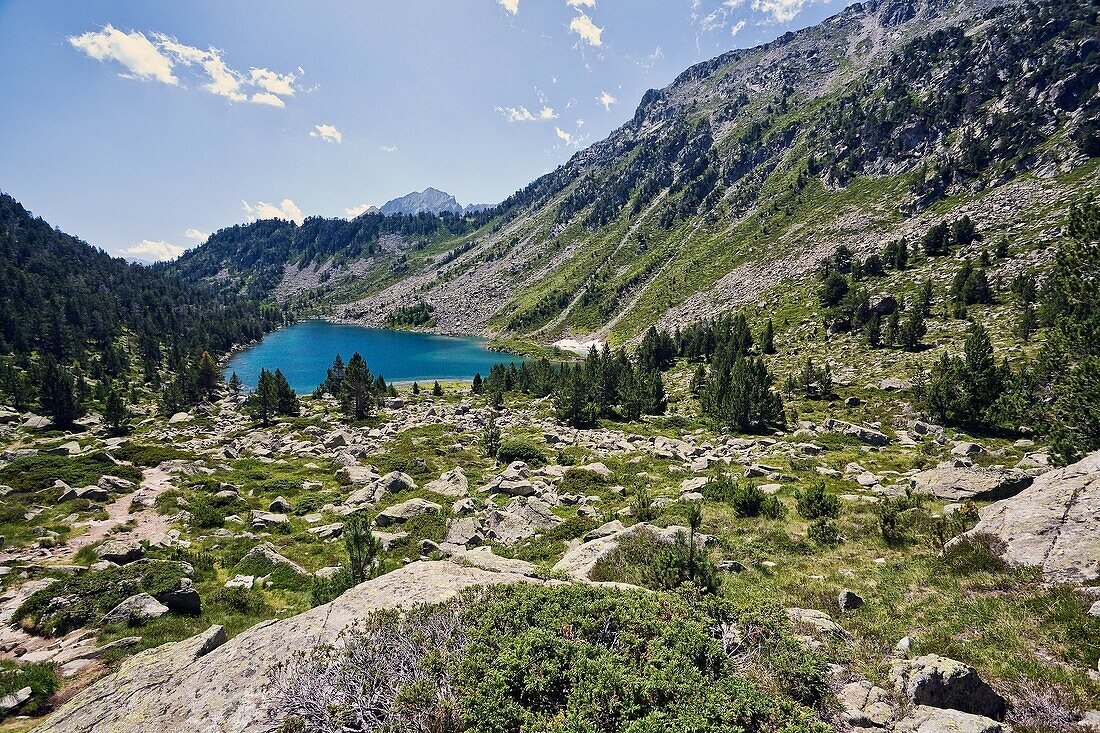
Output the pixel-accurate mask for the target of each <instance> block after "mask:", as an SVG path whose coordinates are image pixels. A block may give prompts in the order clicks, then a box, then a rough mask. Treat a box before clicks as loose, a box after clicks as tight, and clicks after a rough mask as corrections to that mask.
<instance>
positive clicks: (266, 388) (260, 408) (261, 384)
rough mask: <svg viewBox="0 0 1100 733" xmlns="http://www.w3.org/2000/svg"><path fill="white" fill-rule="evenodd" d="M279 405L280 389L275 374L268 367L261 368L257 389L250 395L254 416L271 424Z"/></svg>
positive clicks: (261, 422)
mask: <svg viewBox="0 0 1100 733" xmlns="http://www.w3.org/2000/svg"><path fill="white" fill-rule="evenodd" d="M278 405H279V391H278V388H277V386H276V384H275V375H274V374H272V373H271V372H269V371H268V370H266V369H261V370H260V378H259V379H258V380H257V382H256V391H255V392H253V393H252V395H251V396H250V397H249V408H250V410H251V412H252V417H253V418H255V419H256V420H259V422H260V424H261V425H264V426H267V425H270V424H271V419H272V418H273V417H274V416H275V414H276V411H277V410H278Z"/></svg>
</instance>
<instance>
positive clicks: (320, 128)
mask: <svg viewBox="0 0 1100 733" xmlns="http://www.w3.org/2000/svg"><path fill="white" fill-rule="evenodd" d="M309 136H310V137H318V138H321V139H322V140H324V141H325V142H326V143H342V142H344V133H342V132H340V131H339V130H337V129H336V128H335V127H333V126H332V125H314V126H313V130H311V131H310V133H309Z"/></svg>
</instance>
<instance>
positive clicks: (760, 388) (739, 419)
mask: <svg viewBox="0 0 1100 733" xmlns="http://www.w3.org/2000/svg"><path fill="white" fill-rule="evenodd" d="M771 386H772V377H771V374H769V373H768V370H767V367H766V366H765V365H764V360H763V359H760V358H758V357H751V356H738V357H736V358H734V359H733V360H732V363H730V362H729V361H725V363H716V364H715V365H714V366H713V368H712V369H711V376H710V379H709V380H708V382H707V386H706V388H705V389H704V390H703V392H702V394H701V395H700V405H701V407H702V408H703V412H704V413H705V414H707V415H708V416H710V417H711V419H713V420H714V421H715V422H716V423H717V424H718V425H719V426H721V427H723V428H727V429H730V430H733V431H736V432H740V433H745V432H759V431H762V430H764V429H766V428H768V427H770V426H773V425H778V424H782V423H783V400H782V398H781V397H780V396H779V395H778V394H776V393H775V392H774V391H773V390H772V389H771Z"/></svg>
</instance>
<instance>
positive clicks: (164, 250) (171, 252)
mask: <svg viewBox="0 0 1100 733" xmlns="http://www.w3.org/2000/svg"><path fill="white" fill-rule="evenodd" d="M183 251H184V247H181V246H179V245H178V244H172V243H171V242H154V241H153V240H151V239H143V240H141V241H140V242H138V243H137V244H135V245H134V246H132V247H127V248H126V249H124V250H122V254H124V255H127V256H129V257H136V258H138V259H142V260H154V261H156V260H171V259H175V258H176V257H179V256H180V255H181V254H183Z"/></svg>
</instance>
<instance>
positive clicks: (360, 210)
mask: <svg viewBox="0 0 1100 733" xmlns="http://www.w3.org/2000/svg"><path fill="white" fill-rule="evenodd" d="M377 210H378V207H377V206H375V205H374V204H359V205H358V206H352V207H351V208H350V209H344V216H346V217H347V218H349V219H354V218H355V217H357V216H359V215H360V214H365V213H367V212H368V211H377Z"/></svg>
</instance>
